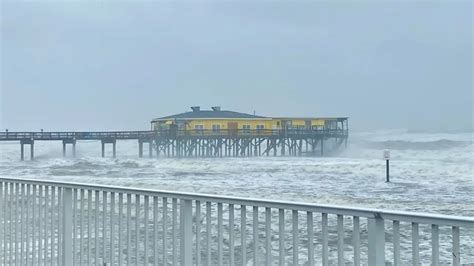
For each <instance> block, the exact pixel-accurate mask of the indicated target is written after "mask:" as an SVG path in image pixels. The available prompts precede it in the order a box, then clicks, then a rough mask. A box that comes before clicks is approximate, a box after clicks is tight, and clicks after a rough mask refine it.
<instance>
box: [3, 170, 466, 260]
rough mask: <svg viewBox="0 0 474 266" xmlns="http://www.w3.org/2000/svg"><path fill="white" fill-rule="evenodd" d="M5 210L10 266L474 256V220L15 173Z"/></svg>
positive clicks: (6, 180)
mask: <svg viewBox="0 0 474 266" xmlns="http://www.w3.org/2000/svg"><path fill="white" fill-rule="evenodd" d="M0 207H1V208H0V210H1V211H0V218H1V219H0V233H1V235H0V243H1V245H0V254H1V255H2V256H0V258H3V260H4V261H3V263H4V264H5V265H11V264H14V263H17V264H21V265H24V264H28V265H31V264H33V265H35V264H36V263H38V264H39V263H52V264H58V265H72V264H74V265H83V264H89V265H91V264H95V265H99V264H101V265H102V264H103V263H108V264H112V265H116V264H118V265H121V264H132V263H133V264H135V263H136V264H155V265H158V264H159V265H163V264H168V263H170V264H178V263H181V265H191V264H195V265H200V264H212V265H214V264H216V265H224V264H225V265H229V264H230V265H247V264H248V263H251V264H253V265H261V264H265V265H271V264H274V263H278V264H279V265H284V264H293V265H299V264H304V263H308V264H309V265H314V264H315V263H318V264H323V265H329V264H336V263H337V264H339V265H344V264H345V263H348V262H351V263H352V264H370V265H382V264H385V262H393V263H394V264H395V265H404V264H406V263H408V262H411V263H413V264H416V265H418V264H419V263H430V262H431V263H432V264H434V265H438V264H444V263H447V262H449V263H452V264H454V265H460V263H461V262H463V263H469V262H472V261H474V251H473V250H472V249H471V248H470V247H472V246H470V245H472V243H474V217H462V216H448V215H434V214H423V213H413V212H400V211H387V210H377V209H367V208H354V207H341V206H333V205H321V204H310V203H298V202H287V201H277V200H264V199H252V198H239V197H229V196H215V195H207V194H196V193H182V192H172V191H164V190H150V189H139V188H125V187H115V186H105V185H89V184H80V183H69V182H53V181H42V180H26V179H21V180H19V179H9V178H0ZM348 225H350V226H348ZM461 232H462V233H463V234H462V238H461ZM426 239H429V241H430V242H431V243H430V244H431V245H428V247H431V248H430V250H427V245H426V243H420V242H425V241H426ZM461 239H462V240H463V241H464V242H461ZM449 243H450V247H447V244H449ZM422 244H423V245H422ZM410 250H411V251H410ZM428 253H429V254H428ZM1 263H2V261H0V264H1Z"/></svg>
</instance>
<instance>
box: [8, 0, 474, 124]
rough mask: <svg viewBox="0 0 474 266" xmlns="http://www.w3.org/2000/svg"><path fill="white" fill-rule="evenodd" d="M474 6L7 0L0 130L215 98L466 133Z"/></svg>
mask: <svg viewBox="0 0 474 266" xmlns="http://www.w3.org/2000/svg"><path fill="white" fill-rule="evenodd" d="M132 2H133V3H132ZM371 2H372V1H371ZM472 14H473V4H472V3H471V2H470V1H465V2H454V3H453V2H447V1H446V2H429V1H419V2H417V3H415V2H411V1H403V2H400V3H395V2H383V3H376V2H372V3H369V2H356V3H354V2H353V3H349V2H343V1H338V2H337V3H335V2H309V1H304V2H291V3H288V2H286V3H285V2H274V1H265V2H262V3H260V4H255V3H250V2H227V3H212V2H200V3H189V2H188V3H185V2H180V3H164V2H151V1H147V2H142V3H136V2H135V1H130V2H128V3H120V4H118V3H112V2H109V3H103V2H102V3H94V2H85V1H78V2H69V3H66V2H62V3H61V2H43V3H40V2H37V3H33V2H27V3H18V1H1V90H0V93H1V94H0V98H1V101H0V104H1V109H0V112H1V115H0V130H4V129H5V128H8V129H10V131H20V130H39V129H41V128H44V129H45V130H115V129H121V130H133V129H148V128H149V121H150V120H151V119H152V118H155V117H160V116H165V115H169V114H174V113H178V112H183V111H187V110H188V109H189V106H192V105H200V106H202V107H203V108H205V109H207V108H208V107H210V106H214V105H221V106H222V107H223V109H230V110H236V111H241V112H248V113H253V112H254V111H255V112H256V113H257V114H259V115H268V116H349V117H350V126H351V127H352V128H353V129H355V130H359V131H366V130H375V129H409V130H428V131H472V128H473V79H472V75H473V66H472V62H473V54H472V49H473V47H472V44H473V43H472V36H473V32H472V31H473V28H472V24H473V19H472Z"/></svg>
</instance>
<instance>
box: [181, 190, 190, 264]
mask: <svg viewBox="0 0 474 266" xmlns="http://www.w3.org/2000/svg"><path fill="white" fill-rule="evenodd" d="M180 218H181V219H180V227H181V241H180V242H181V254H180V255H181V265H192V264H193V224H192V222H193V207H192V201H191V200H187V199H181V200H180Z"/></svg>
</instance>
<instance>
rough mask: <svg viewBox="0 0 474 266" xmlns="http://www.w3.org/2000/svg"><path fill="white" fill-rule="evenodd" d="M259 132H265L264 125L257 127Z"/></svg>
mask: <svg viewBox="0 0 474 266" xmlns="http://www.w3.org/2000/svg"><path fill="white" fill-rule="evenodd" d="M256 128H257V131H263V130H264V129H265V126H264V125H257V127H256Z"/></svg>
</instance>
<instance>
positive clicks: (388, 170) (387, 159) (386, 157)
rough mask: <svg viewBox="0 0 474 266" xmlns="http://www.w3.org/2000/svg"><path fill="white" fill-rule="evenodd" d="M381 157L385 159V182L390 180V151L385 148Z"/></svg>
mask: <svg viewBox="0 0 474 266" xmlns="http://www.w3.org/2000/svg"><path fill="white" fill-rule="evenodd" d="M383 158H384V159H385V162H386V164H385V165H386V172H387V179H386V180H385V182H390V151H389V150H385V151H384V152H383Z"/></svg>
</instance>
